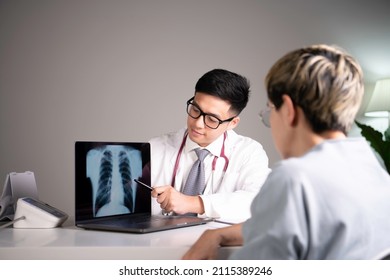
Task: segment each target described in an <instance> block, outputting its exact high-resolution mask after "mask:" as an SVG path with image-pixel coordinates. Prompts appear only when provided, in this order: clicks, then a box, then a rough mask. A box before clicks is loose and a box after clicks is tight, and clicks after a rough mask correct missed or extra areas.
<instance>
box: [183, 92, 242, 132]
mask: <svg viewBox="0 0 390 280" xmlns="http://www.w3.org/2000/svg"><path fill="white" fill-rule="evenodd" d="M193 101H194V97H192V98H190V99H189V100H188V101H187V114H188V115H189V116H190V117H191V118H193V119H198V118H199V117H200V116H203V122H204V124H205V125H206V126H207V127H209V128H211V129H217V128H218V127H219V126H220V124H222V123H224V122H230V121H232V120H233V119H234V118H235V117H236V116H234V117H231V118H229V119H226V120H223V121H222V120H220V119H218V118H217V117H216V116H213V115H210V114H207V113H204V112H203V111H202V110H201V109H200V108H199V107H198V106H197V105H196V104H194V103H193Z"/></svg>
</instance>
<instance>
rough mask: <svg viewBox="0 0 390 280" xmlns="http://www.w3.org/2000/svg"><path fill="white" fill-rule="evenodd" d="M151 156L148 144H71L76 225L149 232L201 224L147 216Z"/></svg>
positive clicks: (197, 220)
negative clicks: (72, 149)
mask: <svg viewBox="0 0 390 280" xmlns="http://www.w3.org/2000/svg"><path fill="white" fill-rule="evenodd" d="M150 158H151V153H150V144H149V143H147V142H91V141H77V142H76V143H75V195H76V201H75V225H76V226H77V227H80V228H84V229H91V230H106V231H117V232H129V233H148V232H156V231H162V230H168V229H176V228H182V227H188V226H195V225H201V224H205V223H206V222H207V221H209V220H208V219H202V218H199V217H194V216H163V215H152V214H151V203H152V201H151V199H152V198H151V195H150V189H148V188H147V187H144V186H142V185H141V184H139V183H136V182H135V181H134V179H137V180H139V181H140V182H143V183H145V184H147V185H149V186H150V182H151V178H150V177H151V173H150V170H151V169H150V165H151V159H150Z"/></svg>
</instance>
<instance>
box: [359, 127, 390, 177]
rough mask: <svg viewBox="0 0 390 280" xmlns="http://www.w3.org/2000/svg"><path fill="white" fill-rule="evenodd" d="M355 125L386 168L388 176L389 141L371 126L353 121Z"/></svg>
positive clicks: (389, 171) (389, 161) (389, 165)
mask: <svg viewBox="0 0 390 280" xmlns="http://www.w3.org/2000/svg"><path fill="white" fill-rule="evenodd" d="M355 123H356V125H357V126H358V127H359V128H360V129H361V130H362V131H361V134H362V135H363V136H364V138H366V140H367V141H368V142H369V143H370V144H371V147H372V148H373V149H374V150H375V151H376V152H377V153H378V154H379V155H380V157H381V158H382V159H383V162H384V164H385V166H386V169H387V172H388V173H389V174H390V139H389V138H386V141H385V140H383V138H384V136H383V135H382V133H380V132H379V131H377V130H375V129H374V128H372V127H371V126H368V125H365V124H362V123H359V122H358V121H355Z"/></svg>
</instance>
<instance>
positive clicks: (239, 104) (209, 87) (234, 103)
mask: <svg viewBox="0 0 390 280" xmlns="http://www.w3.org/2000/svg"><path fill="white" fill-rule="evenodd" d="M197 92H201V93H206V94H209V95H213V96H216V97H219V98H221V99H222V100H224V101H227V102H229V103H230V104H231V109H230V110H231V111H233V112H234V113H236V114H237V115H238V114H240V113H241V111H242V110H243V109H244V108H245V107H246V105H247V104H248V100H249V94H250V83H249V81H248V79H247V78H245V77H243V76H241V75H239V74H236V73H233V72H230V71H227V70H224V69H214V70H211V71H209V72H207V73H206V74H204V75H203V76H202V77H201V78H200V79H199V80H198V82H197V83H196V85H195V94H196V93H197Z"/></svg>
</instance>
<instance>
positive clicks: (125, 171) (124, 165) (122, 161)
mask: <svg viewBox="0 0 390 280" xmlns="http://www.w3.org/2000/svg"><path fill="white" fill-rule="evenodd" d="M119 173H120V175H121V178H122V185H123V191H124V193H125V197H124V204H125V206H126V207H127V208H129V210H130V211H133V188H132V180H131V171H130V164H129V159H128V157H127V154H126V153H125V152H124V151H121V152H120V153H119Z"/></svg>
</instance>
